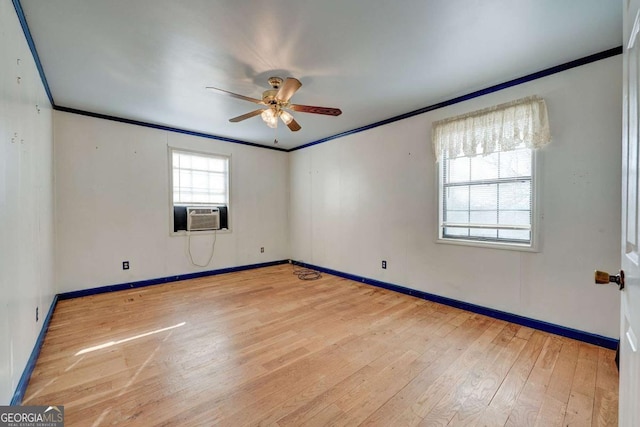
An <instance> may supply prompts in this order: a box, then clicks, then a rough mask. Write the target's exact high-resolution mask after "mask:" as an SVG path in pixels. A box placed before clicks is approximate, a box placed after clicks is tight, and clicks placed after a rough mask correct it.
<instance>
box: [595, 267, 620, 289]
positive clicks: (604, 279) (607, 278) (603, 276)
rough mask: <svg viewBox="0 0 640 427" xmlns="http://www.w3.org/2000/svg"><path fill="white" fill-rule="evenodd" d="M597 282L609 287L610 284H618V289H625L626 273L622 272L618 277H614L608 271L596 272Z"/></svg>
mask: <svg viewBox="0 0 640 427" xmlns="http://www.w3.org/2000/svg"><path fill="white" fill-rule="evenodd" d="M595 281H596V284H598V285H607V284H609V283H617V284H618V289H620V290H623V289H624V271H622V270H620V273H619V274H617V275H616V276H612V275H610V274H609V273H607V272H606V271H600V270H596V274H595Z"/></svg>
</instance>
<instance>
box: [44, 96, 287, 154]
mask: <svg viewBox="0 0 640 427" xmlns="http://www.w3.org/2000/svg"><path fill="white" fill-rule="evenodd" d="M53 109H54V110H56V111H63V112H65V113H72V114H79V115H81V116H88V117H95V118H97V119H103V120H111V121H114V122H120V123H126V124H129V125H136V126H143V127H148V128H152V129H158V130H164V131H168V132H175V133H181V134H183V135H191V136H198V137H200V138H207V139H215V140H218V141H223V142H231V143H233V144H241V145H248V146H251V147H258V148H266V149H267V150H275V151H283V152H288V151H289V150H287V149H285V148H279V147H273V146H269V145H262V144H256V143H254V142H247V141H242V140H240V139H233V138H227V137H224V136H217V135H213V134H208V133H202V132H195V131H190V130H185V129H178V128H174V127H171V126H165V125H158V124H154V123H147V122H142V121H140V120H132V119H125V118H122V117H116V116H109V115H106V114H100V113H92V112H90V111H84V110H77V109H75V108H69V107H61V106H59V105H54V106H53Z"/></svg>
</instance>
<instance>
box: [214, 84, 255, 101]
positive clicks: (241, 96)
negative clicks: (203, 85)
mask: <svg viewBox="0 0 640 427" xmlns="http://www.w3.org/2000/svg"><path fill="white" fill-rule="evenodd" d="M207 89H213V90H217V91H218V92H222V93H224V94H225V95H228V96H230V97H232V98H237V99H242V100H244V101H249V102H254V103H256V104H264V102H262V101H261V100H260V99H256V98H251V97H250V96H244V95H239V94H237V93H233V92H229V91H228V90H224V89H218V88H217V87H211V86H207Z"/></svg>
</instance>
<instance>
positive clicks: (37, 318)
mask: <svg viewBox="0 0 640 427" xmlns="http://www.w3.org/2000/svg"><path fill="white" fill-rule="evenodd" d="M39 319H40V316H39V315H38V307H36V323H38V320H39Z"/></svg>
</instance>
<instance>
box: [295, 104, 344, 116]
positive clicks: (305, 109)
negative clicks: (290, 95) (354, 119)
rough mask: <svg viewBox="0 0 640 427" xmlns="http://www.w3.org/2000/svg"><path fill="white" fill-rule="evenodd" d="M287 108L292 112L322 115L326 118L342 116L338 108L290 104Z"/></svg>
mask: <svg viewBox="0 0 640 427" xmlns="http://www.w3.org/2000/svg"><path fill="white" fill-rule="evenodd" d="M289 108H290V109H292V110H293V111H299V112H301V113H313V114H324V115H327V116H339V115H340V114H342V111H341V110H340V109H339V108H329V107H314V106H312V105H299V104H291V105H290V106H289Z"/></svg>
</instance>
